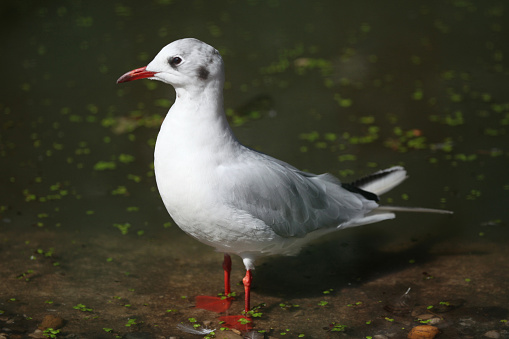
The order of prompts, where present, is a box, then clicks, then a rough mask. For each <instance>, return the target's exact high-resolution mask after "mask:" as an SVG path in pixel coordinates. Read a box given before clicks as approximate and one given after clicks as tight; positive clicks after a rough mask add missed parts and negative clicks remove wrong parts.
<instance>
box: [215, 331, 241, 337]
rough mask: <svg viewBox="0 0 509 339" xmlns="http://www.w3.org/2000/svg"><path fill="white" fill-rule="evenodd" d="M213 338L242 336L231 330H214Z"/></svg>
mask: <svg viewBox="0 0 509 339" xmlns="http://www.w3.org/2000/svg"><path fill="white" fill-rule="evenodd" d="M214 333H216V335H215V338H217V339H242V336H240V335H238V334H236V333H233V332H232V331H215V332H214Z"/></svg>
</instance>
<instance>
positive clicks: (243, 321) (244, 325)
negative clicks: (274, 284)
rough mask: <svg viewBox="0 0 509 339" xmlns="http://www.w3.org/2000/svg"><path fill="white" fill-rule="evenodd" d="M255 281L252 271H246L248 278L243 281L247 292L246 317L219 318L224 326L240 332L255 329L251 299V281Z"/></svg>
mask: <svg viewBox="0 0 509 339" xmlns="http://www.w3.org/2000/svg"><path fill="white" fill-rule="evenodd" d="M252 280H253V274H252V272H251V270H247V271H246V276H245V277H244V279H242V282H243V283H244V292H245V297H244V300H245V305H244V311H245V315H227V316H222V317H219V320H221V321H223V322H224V323H223V326H225V327H229V328H235V329H237V330H240V331H250V330H251V329H252V328H253V323H252V319H251V316H250V314H249V313H248V312H249V310H250V297H251V281H252Z"/></svg>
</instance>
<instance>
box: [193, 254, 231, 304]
mask: <svg viewBox="0 0 509 339" xmlns="http://www.w3.org/2000/svg"><path fill="white" fill-rule="evenodd" d="M223 270H224V296H223V297H211V296H207V295H198V296H196V299H195V306H196V307H197V308H202V309H204V310H208V311H212V312H217V313H221V312H226V311H227V310H228V309H229V308H230V306H231V304H232V298H231V297H229V294H230V293H231V288H230V272H231V270H232V259H231V258H230V255H228V253H225V254H224V261H223Z"/></svg>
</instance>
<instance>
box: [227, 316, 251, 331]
mask: <svg viewBox="0 0 509 339" xmlns="http://www.w3.org/2000/svg"><path fill="white" fill-rule="evenodd" d="M219 320H220V321H222V322H223V323H222V324H221V326H224V327H228V328H234V329H236V330H239V331H243V332H247V331H251V330H252V329H253V320H252V319H251V318H250V317H247V316H245V315H225V316H222V317H219Z"/></svg>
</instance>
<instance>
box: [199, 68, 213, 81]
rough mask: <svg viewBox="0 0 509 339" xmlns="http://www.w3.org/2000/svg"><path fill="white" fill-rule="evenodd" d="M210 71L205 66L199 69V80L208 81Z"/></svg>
mask: <svg viewBox="0 0 509 339" xmlns="http://www.w3.org/2000/svg"><path fill="white" fill-rule="evenodd" d="M209 74H210V72H209V70H208V69H207V68H206V67H205V66H200V68H198V78H200V79H201V80H204V81H205V80H207V78H208V77H209Z"/></svg>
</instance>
